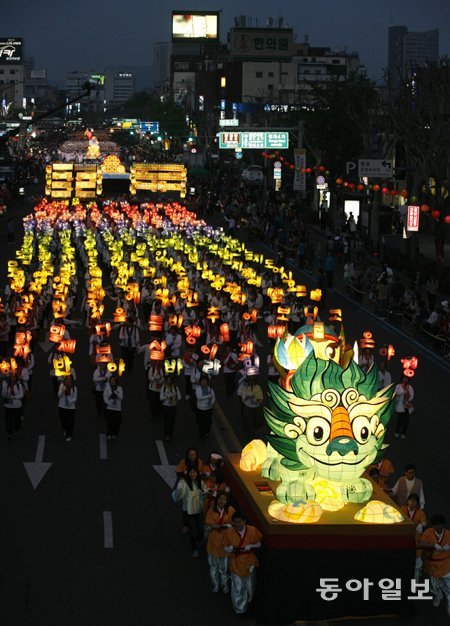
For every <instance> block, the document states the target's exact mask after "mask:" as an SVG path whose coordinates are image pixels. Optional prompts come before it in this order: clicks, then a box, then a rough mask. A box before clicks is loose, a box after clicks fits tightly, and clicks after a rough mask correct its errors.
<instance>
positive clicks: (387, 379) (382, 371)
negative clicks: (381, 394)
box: [378, 361, 392, 389]
mask: <svg viewBox="0 0 450 626" xmlns="http://www.w3.org/2000/svg"><path fill="white" fill-rule="evenodd" d="M391 383H392V376H391V373H390V372H388V370H387V369H386V363H385V362H384V361H381V362H380V365H379V367H378V389H384V388H385V387H389V385H390V384H391Z"/></svg>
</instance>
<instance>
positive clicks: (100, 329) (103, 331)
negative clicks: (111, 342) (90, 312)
mask: <svg viewBox="0 0 450 626" xmlns="http://www.w3.org/2000/svg"><path fill="white" fill-rule="evenodd" d="M95 332H96V334H97V335H100V336H101V337H103V336H105V337H109V334H110V332H111V324H110V323H109V322H105V323H104V324H96V326H95Z"/></svg>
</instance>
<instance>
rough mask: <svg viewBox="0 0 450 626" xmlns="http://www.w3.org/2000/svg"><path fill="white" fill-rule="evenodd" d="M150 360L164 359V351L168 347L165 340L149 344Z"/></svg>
mask: <svg viewBox="0 0 450 626" xmlns="http://www.w3.org/2000/svg"><path fill="white" fill-rule="evenodd" d="M148 348H149V351H150V360H151V361H164V352H165V350H166V348H167V344H166V342H165V341H161V342H159V341H156V340H154V341H152V342H151V343H150V344H149V347H148Z"/></svg>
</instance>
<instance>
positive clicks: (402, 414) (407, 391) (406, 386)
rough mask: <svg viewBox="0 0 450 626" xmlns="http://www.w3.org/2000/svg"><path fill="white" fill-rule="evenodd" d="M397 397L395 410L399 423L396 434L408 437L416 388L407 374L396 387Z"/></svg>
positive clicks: (403, 437) (404, 437)
mask: <svg viewBox="0 0 450 626" xmlns="http://www.w3.org/2000/svg"><path fill="white" fill-rule="evenodd" d="M395 397H396V399H397V402H396V405H395V412H396V414H397V423H396V427H395V436H396V437H397V438H398V437H401V438H402V439H406V433H407V431H408V425H409V416H410V415H411V414H412V412H413V410H414V407H413V404H412V401H413V400H414V389H413V387H412V385H410V383H409V378H408V377H407V376H402V379H401V381H400V383H399V384H398V385H397V386H396V387H395Z"/></svg>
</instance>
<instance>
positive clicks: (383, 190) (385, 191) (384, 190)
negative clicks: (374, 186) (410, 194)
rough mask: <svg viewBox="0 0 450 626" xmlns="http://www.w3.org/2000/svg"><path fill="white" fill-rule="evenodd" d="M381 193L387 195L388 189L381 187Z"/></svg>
mask: <svg viewBox="0 0 450 626" xmlns="http://www.w3.org/2000/svg"><path fill="white" fill-rule="evenodd" d="M381 191H382V193H384V194H388V193H389V189H388V187H383V189H382V190H381Z"/></svg>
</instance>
